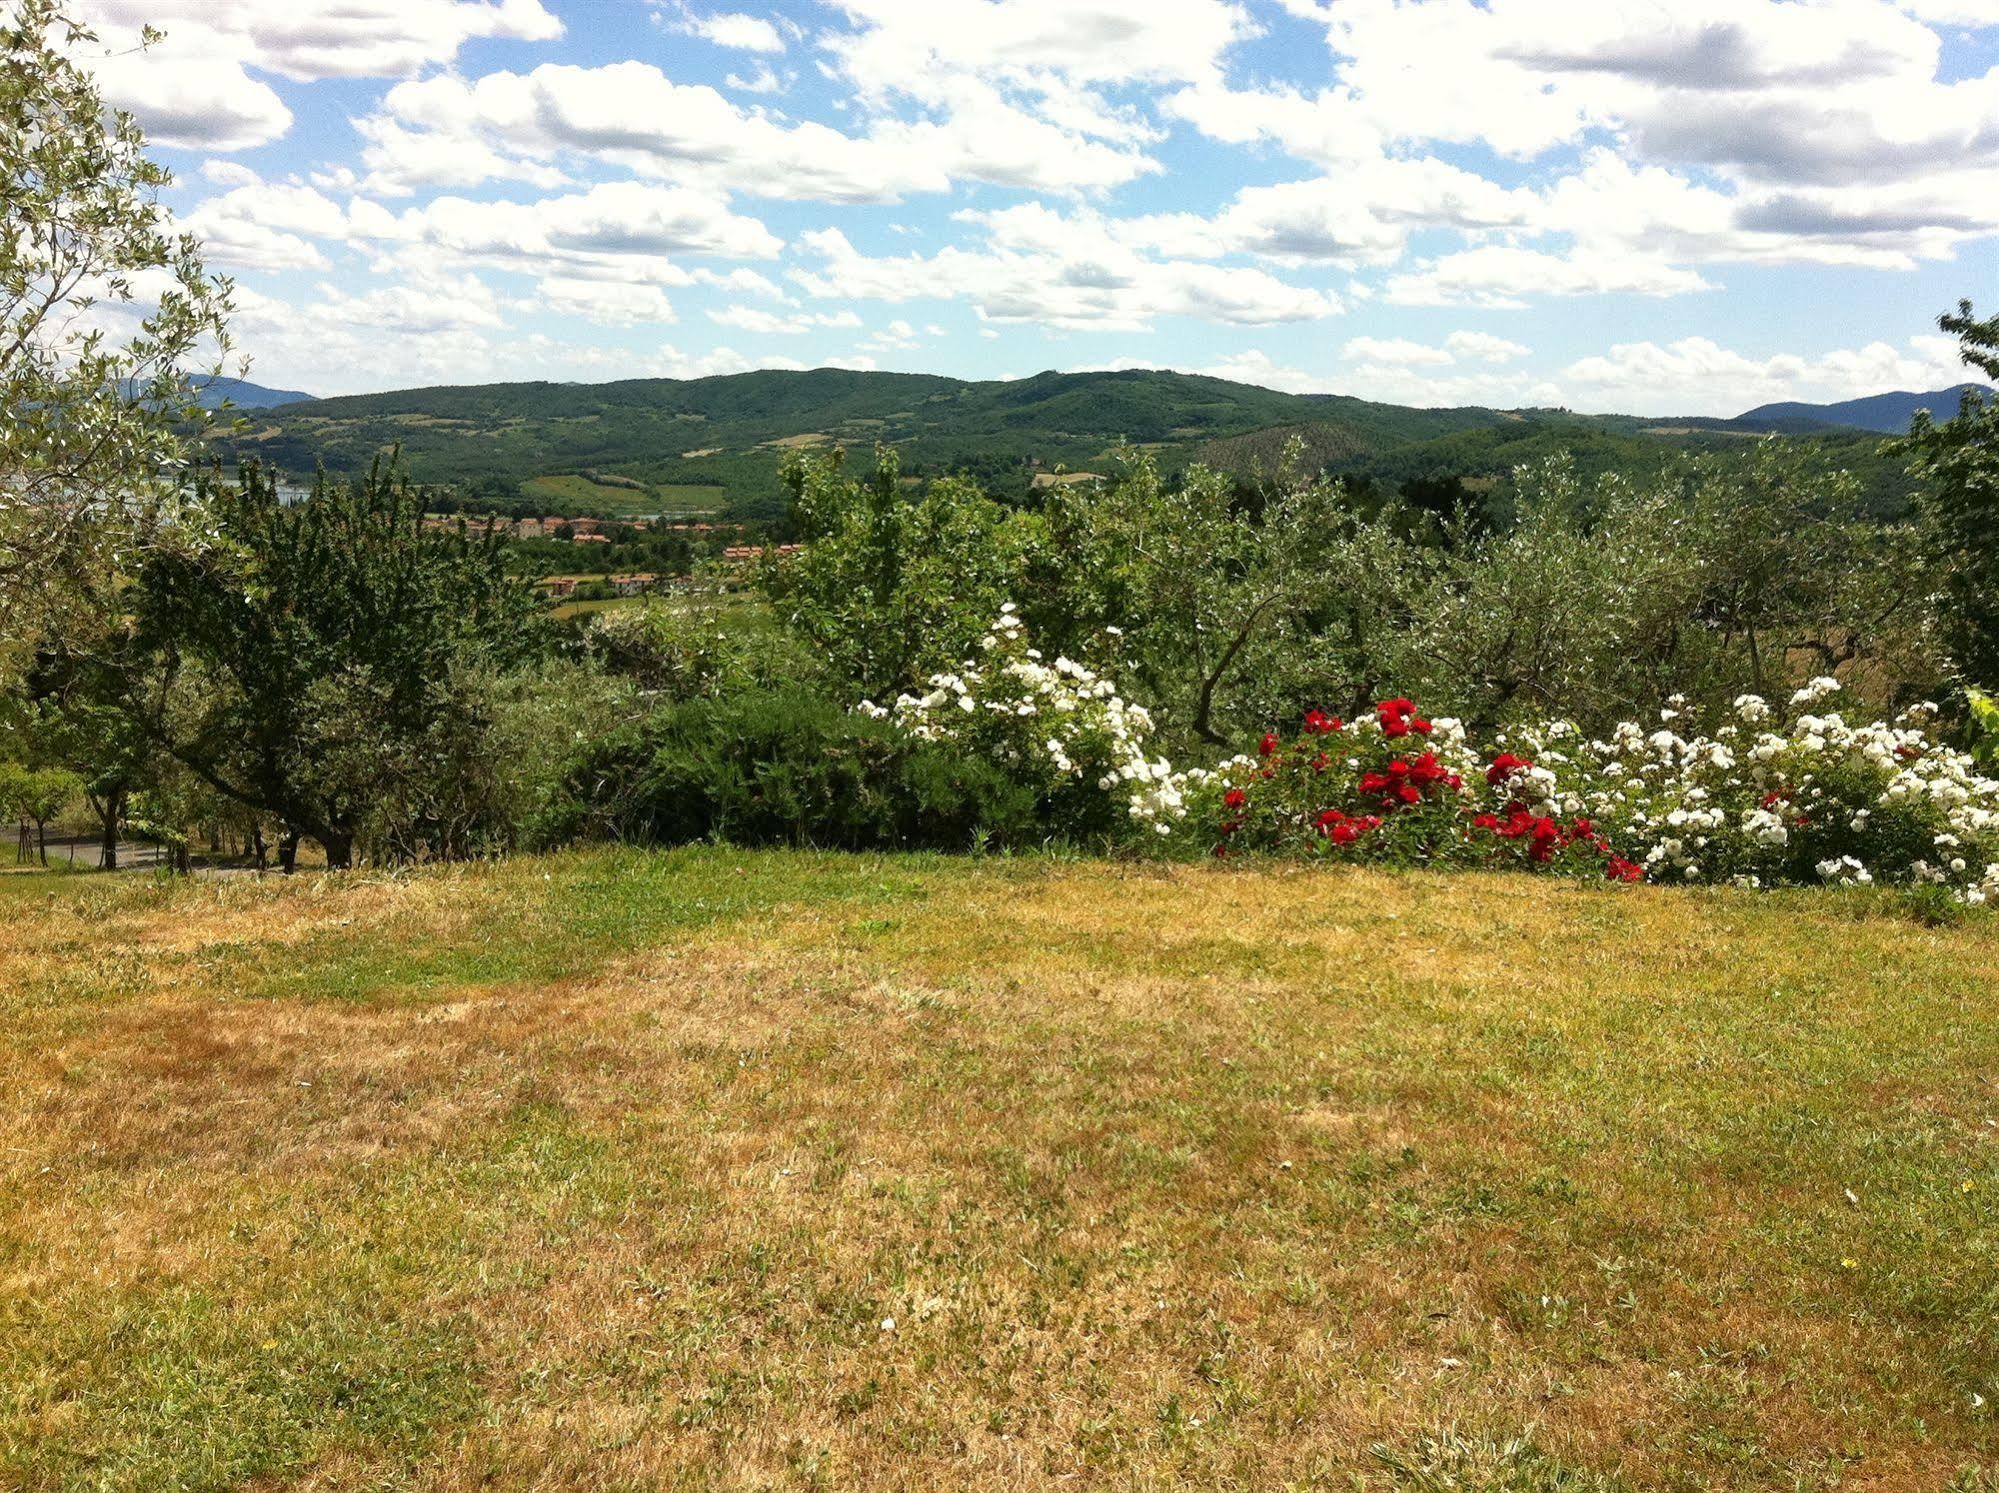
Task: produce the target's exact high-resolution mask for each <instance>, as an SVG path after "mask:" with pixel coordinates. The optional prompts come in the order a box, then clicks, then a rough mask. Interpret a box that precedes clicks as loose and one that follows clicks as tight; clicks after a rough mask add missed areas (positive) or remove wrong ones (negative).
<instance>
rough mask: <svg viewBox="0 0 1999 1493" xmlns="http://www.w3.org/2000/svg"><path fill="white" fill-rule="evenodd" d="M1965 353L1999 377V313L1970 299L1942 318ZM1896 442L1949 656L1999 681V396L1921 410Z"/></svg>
mask: <svg viewBox="0 0 1999 1493" xmlns="http://www.w3.org/2000/svg"><path fill="white" fill-rule="evenodd" d="M1941 325H1942V327H1943V329H1944V330H1945V331H1946V332H1950V333H1952V334H1954V335H1955V336H1956V337H1957V338H1958V340H1959V343H1960V344H1961V348H1962V352H1963V357H1964V361H1965V363H1966V364H1967V365H1969V366H1970V367H1973V368H1976V369H1978V370H1979V371H1981V372H1983V373H1985V374H1986V375H1988V376H1989V377H1991V378H1994V379H1999V316H1995V317H1990V318H1988V319H1986V320H1983V321H1981V320H1979V319H1978V317H1977V316H1976V315H1975V314H1974V313H1973V311H1972V307H1971V302H1969V301H1964V302H1962V303H1960V304H1959V306H1958V309H1957V313H1956V314H1955V315H1953V316H1946V317H1944V318H1943V319H1942V322H1941ZM1891 449H1893V450H1896V451H1899V452H1900V453H1901V454H1903V455H1906V456H1908V457H1909V458H1910V471H1911V472H1912V474H1914V475H1915V476H1916V477H1917V478H1918V479H1920V481H1921V483H1922V486H1921V488H1920V490H1919V495H1918V504H1919V511H1920V512H1921V514H1922V517H1923V522H1924V530H1925V533H1924V538H1925V541H1926V544H1925V547H1926V549H1927V552H1928V558H1929V561H1930V563H1931V566H1932V575H1933V577H1934V597H1933V600H1934V605H1935V609H1936V611H1937V614H1938V618H1939V621H1940V623H1941V627H1942V632H1943V643H1944V647H1945V649H1946V651H1947V652H1948V654H1949V658H1950V664H1951V666H1952V668H1953V669H1954V670H1955V671H1956V673H1957V674H1958V676H1959V678H1960V679H1961V681H1962V682H1964V683H1966V684H1970V685H1974V686H1983V687H1984V688H1986V689H1990V688H1992V687H1993V686H1995V685H1999V399H1993V398H1989V397H1987V398H1979V397H1978V396H1976V395H1973V396H1969V397H1967V398H1966V399H1965V401H1964V404H1963V406H1962V407H1961V408H1960V409H1959V411H1958V413H1957V415H1956V417H1955V418H1953V419H1950V420H1947V421H1945V422H1943V423H1942V424H1938V423H1937V422H1935V421H1934V420H1932V419H1931V418H1930V416H1929V414H1928V413H1927V412H1925V411H1919V412H1918V413H1917V415H1916V419H1915V424H1914V426H1913V427H1912V428H1911V430H1910V432H1909V435H1908V438H1907V439H1906V440H1904V441H1901V442H1898V443H1896V444H1895V445H1894V446H1893V447H1891Z"/></svg>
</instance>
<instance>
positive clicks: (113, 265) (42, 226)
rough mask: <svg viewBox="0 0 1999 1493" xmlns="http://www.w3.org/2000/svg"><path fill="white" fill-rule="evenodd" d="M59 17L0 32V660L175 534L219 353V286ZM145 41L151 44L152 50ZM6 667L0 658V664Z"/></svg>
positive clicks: (28, 10)
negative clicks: (81, 587)
mask: <svg viewBox="0 0 1999 1493" xmlns="http://www.w3.org/2000/svg"><path fill="white" fill-rule="evenodd" d="M93 39H94V38H93V37H92V35H91V33H90V32H88V31H87V30H85V29H83V28H82V27H81V26H79V25H77V24H76V23H75V22H74V21H72V20H71V19H70V18H69V16H68V15H67V14H66V13H65V11H64V9H63V8H62V5H61V4H60V3H59V0H20V3H19V5H18V6H17V7H16V8H15V10H14V11H13V16H12V19H11V20H7V21H4V22H0V57H4V63H3V64H0V618H4V619H5V620H4V621H0V629H4V634H0V650H4V649H5V647H6V645H10V644H11V645H12V651H13V660H12V661H13V662H15V663H18V662H19V660H20V656H21V650H22V649H23V648H24V647H26V646H27V645H29V644H31V643H32V640H33V638H34V637H35V636H36V635H37V634H38V633H39V632H40V631H41V629H42V627H43V626H44V625H46V622H47V620H48V618H49V617H50V615H51V613H52V612H53V611H55V610H58V609H60V607H61V606H62V604H63V603H64V602H65V601H66V600H69V599H71V598H72V597H73V590H72V588H73V587H74V586H75V585H76V584H77V583H79V582H82V583H86V584H87V583H90V582H93V581H96V580H99V579H101V578H103V577H104V576H106V575H108V574H109V573H110V572H111V571H112V570H114V569H115V568H117V565H118V563H119V555H120V553H121V551H122V550H124V549H126V548H128V547H131V546H134V545H137V544H140V543H142V542H144V541H146V540H147V539H149V538H151V537H154V536H158V535H161V534H165V533H170V532H174V530H173V529H172V527H171V526H168V525H165V524H163V523H162V522H161V519H162V518H163V516H164V514H165V511H166V510H167V509H170V508H171V506H172V503H173V497H174V494H175V491H176V488H177V486H178V475H179V468H180V467H181V466H182V465H183V463H184V459H185V456H186V452H187V441H186V432H187V430H188V428H189V426H190V424H191V423H193V422H197V421H200V420H202V419H205V418H207V416H206V415H205V414H204V413H203V412H202V411H201V410H200V409H199V408H198V403H197V399H196V382H195V379H196V376H197V375H196V373H194V372H191V371H190V365H191V364H192V363H194V362H195V361H196V360H197V359H201V358H205V359H206V361H207V363H208V364H209V365H210V366H208V367H207V368H206V371H208V372H220V371H221V369H222V367H223V362H224V360H225V359H226V357H227V354H228V335H227V327H226V321H227V316H228V312H229V309H230V285H229V282H227V281H226V280H221V279H213V278H210V277H209V276H208V274H207V273H206V270H205V269H204V266H203V264H202V257H201V251H200V248H199V246H198V245H197V244H196V243H195V241H194V239H193V238H191V237H189V236H188V235H185V234H181V235H174V234H171V233H169V232H168V231H167V223H168V219H167V213H166V209H165V208H163V207H162V206H161V205H160V203H159V201H158V200H157V194H158V192H159V190H160V189H161V188H162V187H164V186H165V185H167V184H168V183H169V181H171V179H172V178H171V177H170V175H169V174H168V172H167V171H166V169H165V168H164V167H161V166H159V165H157V164H155V163H154V162H153V161H151V160H150V159H148V158H147V156H146V153H145V139H144V136H143V135H142V134H141V132H140V130H139V128H138V126H137V125H136V124H134V123H133V121H132V119H131V117H130V116H129V115H127V114H125V113H123V112H110V111H107V110H106V109H105V107H104V102H103V99H102V98H101V97H100V96H99V94H98V91H97V88H96V86H95V84H94V83H93V82H92V80H91V77H90V75H89V74H88V73H87V72H86V71H85V70H84V69H83V68H82V67H80V66H78V65H77V63H76V62H75V61H74V60H73V57H72V55H71V54H72V52H74V51H75V50H76V49H78V48H80V47H83V46H86V45H88V44H89V43H90V42H91V41H92V40H93ZM149 39H150V33H149ZM7 662H8V660H7V659H6V658H4V657H0V664H5V663H7Z"/></svg>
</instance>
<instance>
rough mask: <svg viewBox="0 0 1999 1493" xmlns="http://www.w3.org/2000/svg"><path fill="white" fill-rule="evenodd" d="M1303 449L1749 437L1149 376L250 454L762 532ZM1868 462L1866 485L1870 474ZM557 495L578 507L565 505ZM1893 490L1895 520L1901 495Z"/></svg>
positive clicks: (733, 398)
mask: <svg viewBox="0 0 1999 1493" xmlns="http://www.w3.org/2000/svg"><path fill="white" fill-rule="evenodd" d="M1293 435H1296V436H1298V437H1300V438H1301V439H1303V440H1304V441H1305V443H1306V446H1307V449H1308V451H1309V452H1310V453H1311V457H1310V459H1311V463H1312V465H1313V466H1315V467H1323V468H1324V469H1326V470H1330V471H1333V472H1335V473H1337V474H1340V475H1345V476H1352V477H1364V478H1369V479H1374V480H1378V481H1381V482H1384V483H1388V484H1391V485H1399V484H1403V483H1406V482H1409V481H1412V480H1424V481H1434V480H1438V479H1453V478H1455V479H1470V480H1472V481H1474V482H1477V481H1479V480H1481V479H1485V480H1489V479H1493V478H1497V477H1500V476H1502V475H1504V474H1505V473H1507V472H1509V471H1511V470H1513V469H1514V468H1515V467H1517V466H1519V465H1521V464H1522V463H1524V462H1532V461H1537V460H1542V459H1545V458H1547V457H1550V456H1554V455H1557V454H1568V455H1570V456H1572V457H1574V458H1575V459H1576V461H1577V462H1578V464H1579V465H1580V466H1581V467H1582V468H1583V469H1584V470H1586V471H1590V472H1600V471H1608V470H1620V471H1628V472H1633V473H1645V472H1649V471H1652V470H1656V469H1657V468H1658V467H1659V466H1661V465H1663V464H1664V463H1665V462H1667V461H1668V460H1670V459H1671V458H1672V457H1674V456H1675V455H1677V454H1679V453H1681V452H1683V451H1686V450H1688V449H1691V448H1700V447H1719V448H1722V449H1727V448H1729V447H1731V446H1734V445H1736V444H1739V442H1740V441H1741V440H1742V439H1743V438H1744V435H1745V432H1743V431H1742V430H1740V429H1737V428H1731V427H1730V426H1729V425H1728V423H1727V422H1721V421H1685V422H1663V421H1653V422H1646V421H1640V420H1636V419H1630V418H1626V417H1585V416H1578V415H1573V414H1569V413H1567V412H1566V411H1560V410H1511V411H1504V410H1490V409H1415V408H1409V407H1405V406H1400V405H1392V404H1381V403H1375V402H1372V401H1368V400H1363V399H1356V398H1351V397H1348V396H1343V395H1300V394H1285V393H1280V392H1278V391H1275V390H1271V389H1264V388H1259V387H1257V386H1254V385H1250V384H1239V383H1232V382H1229V381H1227V380H1224V379H1216V378H1206V377H1201V376H1198V375H1191V374H1180V373H1170V372H1159V371H1146V370H1133V371H1124V372H1098V373H1053V372H1050V373H1041V374H1037V375H1035V376H1033V377H1031V378H1025V379H1018V380H1012V381H992V382H983V383H973V382H966V381H964V380H960V379H952V378H945V377H941V376H934V375H924V374H900V373H864V372H853V371H848V370H843V369H831V368H821V369H815V370H812V371H810V372H787V371H775V370H771V371H763V372H756V373H743V374H732V375H726V376H720V377H715V378H704V379H692V380H675V379H631V380H625V381H621V382H617V383H608V384H553V383H527V384H485V385H468V386H458V387H442V388H428V389H407V390H399V391H396V392H393V393H385V394H367V395H353V396H348V397H344V398H336V399H320V400H312V401H309V402H304V403H298V404H290V405H286V406H284V407H282V408H278V409H273V410H269V411H266V412H264V414H263V415H262V416H261V417H260V418H258V419H256V420H254V421H253V422H252V426H251V429H250V430H249V431H248V432H247V433H246V435H245V436H244V437H242V438H241V439H240V440H239V441H238V442H237V443H236V446H237V449H239V450H240V451H241V452H243V453H244V454H250V455H256V456H259V457H262V458H263V459H265V460H267V461H271V462H274V463H276V464H277V465H278V466H279V467H281V468H283V469H284V470H286V471H287V472H290V473H292V474H294V475H302V474H304V473H307V472H310V471H311V470H312V468H313V466H314V464H315V463H317V462H319V461H322V460H323V461H324V462H325V463H326V464H327V465H328V466H329V467H330V468H332V469H333V470H336V471H353V470H356V469H358V468H360V467H362V466H364V465H365V464H366V463H367V462H368V461H369V460H370V459H372V458H373V456H374V455H375V454H376V453H377V452H378V451H380V450H381V449H382V448H383V447H385V446H387V445H389V444H391V443H400V444H401V445H402V447H403V449H404V451H405V453H406V454H407V456H408V458H409V460H410V462H411V464H412V466H413V467H414V469H415V470H416V472H417V474H418V475H419V476H420V477H421V478H422V479H424V480H427V481H434V482H453V483H460V484H464V485H466V486H468V487H470V488H472V489H473V490H475V491H476V492H478V493H479V494H481V495H482V496H485V497H488V498H493V499H507V500H517V499H520V498H522V497H523V496H534V495H537V494H539V495H548V494H551V493H554V492H557V491H563V492H567V493H569V494H571V495H572V497H573V501H571V502H570V503H569V504H568V507H567V510H566V511H574V512H590V511H604V512H610V513H642V512H657V511H690V510H695V509H702V508H721V509H726V510H728V511H730V512H733V513H735V514H738V515H743V516H758V515H771V514H775V513H776V512H778V511H779V510H780V501H779V489H778V482H777V467H778V462H779V458H780V457H781V456H782V454H783V453H784V452H785V451H786V450H788V449H795V448H799V447H811V446H830V445H834V444H840V445H845V446H848V447H850V448H862V449H865V448H867V447H869V446H872V445H873V444H874V443H875V442H877V441H887V442H891V443H893V444H895V445H896V446H897V447H898V448H899V449H900V450H901V452H902V455H903V461H904V469H905V471H906V472H909V473H911V474H912V475H936V474H939V473H943V472H949V471H962V472H966V473H968V474H970V475H973V476H975V477H977V478H978V479H979V480H980V481H982V482H983V483H985V484H986V486H987V487H988V488H989V489H990V490H992V491H994V492H996V493H999V494H1002V495H1008V496H1025V495H1026V494H1027V493H1028V492H1029V491H1030V489H1031V487H1032V486H1033V484H1034V482H1035V480H1036V478H1037V476H1039V477H1041V478H1042V479H1043V480H1046V478H1047V476H1048V474H1051V473H1053V472H1054V471H1055V469H1056V468H1058V467H1063V468H1068V469H1070V470H1072V471H1085V470H1098V469H1101V468H1102V467H1103V464H1104V462H1105V460H1106V457H1107V455H1108V453H1109V452H1110V451H1111V449H1112V448H1113V447H1115V446H1116V445H1117V444H1118V443H1120V442H1125V441H1128V442H1131V443H1134V444H1136V445H1139V446H1142V447H1144V448H1146V449H1148V450H1150V451H1152V452H1153V453H1154V454H1155V456H1156V457H1157V459H1158V460H1159V462H1160V463H1161V465H1162V466H1163V467H1164V468H1166V469H1167V470H1169V471H1173V470H1177V469H1179V468H1181V467H1184V466H1185V465H1187V464H1188V463H1190V462H1192V461H1196V460H1199V461H1205V462H1207V463H1209V464H1210V465H1216V466H1219V467H1221V468H1222V469H1223V470H1227V471H1231V472H1234V473H1237V474H1239V475H1244V476H1248V475H1251V474H1253V473H1254V472H1256V471H1259V470H1269V469H1272V468H1274V467H1275V466H1276V465H1277V462H1278V460H1279V459H1280V458H1281V456H1282V452H1283V448H1284V446H1285V443H1286V441H1287V440H1288V439H1289V438H1290V437H1291V436H1293ZM1852 454H1853V456H1854V459H1855V461H1856V462H1857V463H1858V464H1859V465H1861V466H1863V467H1865V466H1867V465H1868V463H1869V462H1870V461H1871V460H1872V455H1871V453H1870V452H1867V451H1861V450H1858V449H1857V448H1856V449H1855V450H1854V452H1853V453H1852ZM1876 475H1877V476H1879V474H1876ZM1890 475H1892V474H1890ZM557 478H560V479H565V485H564V486H563V487H561V488H555V487H551V486H550V481H549V479H557ZM537 479H541V481H540V482H539V483H538V484H537ZM1881 480H1882V483H1883V497H1882V506H1883V507H1884V508H1892V507H1894V506H1895V502H1896V499H1895V496H1894V494H1893V492H1892V490H1891V489H1892V482H1890V481H1888V480H1887V479H1886V478H1882V479H1881ZM528 484H537V485H536V486H533V487H530V486H527V485H528Z"/></svg>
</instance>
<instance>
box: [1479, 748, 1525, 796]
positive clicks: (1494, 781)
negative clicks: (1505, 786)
mask: <svg viewBox="0 0 1999 1493" xmlns="http://www.w3.org/2000/svg"><path fill="white" fill-rule="evenodd" d="M1533 765H1534V764H1533V763H1532V762H1529V761H1528V760H1527V759H1526V758H1525V757H1516V756H1514V755H1513V753H1511V752H1501V753H1500V754H1499V755H1498V756H1497V757H1494V758H1493V759H1492V766H1490V767H1488V768H1487V769H1486V770H1485V780H1486V782H1488V783H1490V784H1491V785H1492V786H1493V787H1495V788H1497V787H1498V786H1499V785H1500V784H1501V783H1503V782H1505V781H1506V780H1507V779H1508V778H1510V777H1512V776H1513V775H1514V774H1515V773H1516V772H1519V771H1520V770H1521V769H1523V768H1528V767H1532V766H1533Z"/></svg>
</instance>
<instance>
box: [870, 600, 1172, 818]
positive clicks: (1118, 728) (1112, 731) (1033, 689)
mask: <svg viewBox="0 0 1999 1493" xmlns="http://www.w3.org/2000/svg"><path fill="white" fill-rule="evenodd" d="M979 652H980V654H981V657H980V658H979V659H977V660H973V661H967V662H966V663H964V664H961V665H960V666H959V668H958V670H957V672H955V673H944V674H934V675H932V676H931V678H930V680H929V681H928V682H929V686H930V687H929V689H928V690H926V691H925V692H924V693H923V694H920V695H910V694H905V695H901V696H898V697H897V699H896V701H895V703H894V705H893V706H882V705H877V704H875V703H874V702H872V701H867V700H864V701H862V702H861V704H860V706H859V707H858V708H859V709H860V710H861V711H862V712H863V713H864V714H867V715H871V716H874V717H875V718H877V719H884V720H893V721H894V722H895V723H896V724H897V725H898V726H900V727H901V728H902V729H903V730H905V731H907V732H908V733H909V734H910V735H911V736H914V737H916V738H917V739H918V740H921V741H935V742H950V743H952V744H955V745H959V746H966V747H973V748H976V749H979V750H982V751H985V752H988V753H990V754H991V755H992V756H994V757H995V758H997V759H998V760H999V761H1002V762H1004V763H1006V764H1007V765H1009V766H1010V767H1015V768H1019V769H1022V770H1025V771H1028V772H1033V773H1037V774H1039V775H1041V776H1042V777H1043V778H1044V780H1045V781H1046V782H1047V783H1048V784H1049V785H1050V786H1051V787H1052V786H1057V785H1060V784H1062V783H1065V782H1067V783H1073V784H1087V785H1091V786H1094V787H1095V788H1096V789H1097V790H1099V791H1101V792H1103V793H1107V794H1114V795H1118V796H1119V797H1121V798H1122V800H1123V802H1124V807H1125V811H1126V812H1127V813H1128V815H1129V816H1130V817H1131V818H1132V819H1133V820H1136V821H1139V822H1141V823H1144V824H1146V825H1148V826H1149V827H1150V828H1151V829H1152V830H1153V831H1154V832H1155V833H1156V834H1160V835H1166V834H1171V833H1172V829H1173V825H1174V824H1175V823H1176V822H1177V821H1178V820H1180V819H1183V818H1185V817H1186V813H1187V809H1186V802H1185V797H1184V794H1185V788H1186V780H1185V778H1184V777H1183V776H1182V775H1181V774H1179V773H1176V772H1174V770H1173V767H1172V764H1171V763H1169V762H1167V761H1166V760H1165V759H1164V758H1158V757H1149V756H1147V754H1146V750H1145V744H1146V742H1147V740H1148V739H1149V738H1150V737H1151V735H1152V730H1153V725H1152V717H1151V715H1150V714H1149V713H1148V712H1147V711H1146V710H1145V708H1144V707H1143V706H1141V705H1133V704H1130V703H1128V702H1127V701H1125V700H1124V699H1123V698H1121V697H1120V696H1119V694H1118V692H1117V686H1116V685H1115V684H1114V683H1113V682H1112V681H1111V680H1109V679H1107V678H1104V677H1103V676H1102V675H1100V674H1098V673H1096V672H1095V671H1094V670H1092V669H1090V668H1087V667H1086V666H1084V665H1083V664H1080V663H1077V662H1076V661H1075V660H1074V659H1070V658H1057V659H1055V660H1054V661H1052V662H1050V661H1047V660H1045V659H1044V658H1043V657H1042V655H1041V651H1040V650H1039V649H1037V648H1032V647H1029V646H1028V638H1027V626H1026V624H1025V623H1024V622H1022V621H1021V618H1020V613H1019V610H1018V609H1017V608H1016V607H1015V606H1014V604H1013V603H1012V602H1008V603H1007V604H1006V605H1005V606H1004V607H1003V608H1002V609H1001V611H1000V615H999V616H998V617H997V618H996V619H994V621H993V624H992V626H991V627H990V628H989V629H988V630H987V632H986V635H985V636H984V637H983V638H981V639H980V640H979Z"/></svg>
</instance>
